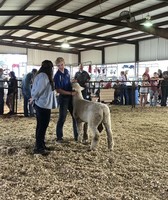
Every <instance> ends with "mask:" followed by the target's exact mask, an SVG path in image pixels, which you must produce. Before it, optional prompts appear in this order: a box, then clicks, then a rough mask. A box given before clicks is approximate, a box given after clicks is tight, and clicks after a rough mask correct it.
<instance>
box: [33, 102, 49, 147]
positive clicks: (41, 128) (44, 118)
mask: <svg viewBox="0 0 168 200" xmlns="http://www.w3.org/2000/svg"><path fill="white" fill-rule="evenodd" d="M35 110H36V119H37V125H36V145H35V146H36V147H35V148H36V149H44V146H45V134H46V130H47V127H48V124H49V122H50V115H51V110H50V109H44V108H40V107H39V106H37V105H35Z"/></svg>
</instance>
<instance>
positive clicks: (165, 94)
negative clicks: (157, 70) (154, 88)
mask: <svg viewBox="0 0 168 200" xmlns="http://www.w3.org/2000/svg"><path fill="white" fill-rule="evenodd" d="M161 91H162V96H161V106H166V102H167V98H168V86H162V87H161Z"/></svg>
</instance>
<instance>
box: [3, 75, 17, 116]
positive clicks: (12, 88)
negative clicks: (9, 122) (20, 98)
mask: <svg viewBox="0 0 168 200" xmlns="http://www.w3.org/2000/svg"><path fill="white" fill-rule="evenodd" d="M9 76H10V79H9V81H8V93H7V99H6V105H7V106H8V108H9V112H8V113H7V114H10V115H12V114H14V102H15V97H16V95H17V79H16V76H15V72H13V71H11V72H10V73H9Z"/></svg>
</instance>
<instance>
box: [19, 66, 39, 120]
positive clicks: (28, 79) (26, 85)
mask: <svg viewBox="0 0 168 200" xmlns="http://www.w3.org/2000/svg"><path fill="white" fill-rule="evenodd" d="M36 73H37V69H32V71H31V72H29V73H28V74H26V75H25V76H24V77H23V80H22V93H23V99H24V102H23V109H24V116H25V117H28V116H30V117H33V116H34V109H33V106H32V105H31V104H30V103H29V99H30V98H31V87H32V83H33V79H34V76H35V74H36Z"/></svg>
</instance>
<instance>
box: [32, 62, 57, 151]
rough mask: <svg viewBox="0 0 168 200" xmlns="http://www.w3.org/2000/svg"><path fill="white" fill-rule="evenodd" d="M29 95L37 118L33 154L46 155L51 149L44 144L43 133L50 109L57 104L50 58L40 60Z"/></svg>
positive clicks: (47, 123) (48, 119)
mask: <svg viewBox="0 0 168 200" xmlns="http://www.w3.org/2000/svg"><path fill="white" fill-rule="evenodd" d="M31 97H32V98H31V103H33V104H34V108H35V110H36V119H37V125H36V144H35V149H34V154H42V155H48V153H49V150H51V149H50V148H49V147H46V145H45V134H46V130H47V127H48V125H49V122H50V115H51V109H53V108H56V106H57V103H56V95H55V88H54V82H53V63H52V62H51V61H50V60H44V61H43V62H42V65H41V68H40V69H39V71H38V72H37V75H36V76H35V78H34V81H33V85H32V90H31Z"/></svg>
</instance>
